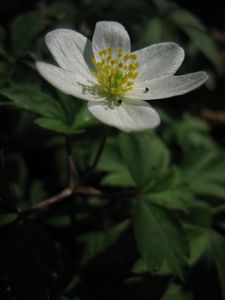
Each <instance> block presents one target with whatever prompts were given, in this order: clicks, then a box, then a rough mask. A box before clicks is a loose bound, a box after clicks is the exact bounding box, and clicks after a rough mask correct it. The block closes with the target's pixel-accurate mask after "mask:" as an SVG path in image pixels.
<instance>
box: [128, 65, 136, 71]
mask: <svg viewBox="0 0 225 300" xmlns="http://www.w3.org/2000/svg"><path fill="white" fill-rule="evenodd" d="M129 69H130V70H136V69H137V65H136V64H130V65H129Z"/></svg>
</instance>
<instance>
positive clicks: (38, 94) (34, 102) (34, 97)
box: [0, 86, 65, 119]
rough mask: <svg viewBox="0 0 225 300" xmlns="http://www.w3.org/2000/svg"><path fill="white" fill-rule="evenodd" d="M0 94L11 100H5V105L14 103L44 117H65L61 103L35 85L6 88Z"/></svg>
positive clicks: (15, 105)
mask: <svg viewBox="0 0 225 300" xmlns="http://www.w3.org/2000/svg"><path fill="white" fill-rule="evenodd" d="M0 94H1V95H2V96H4V97H6V98H8V99H9V100H10V102H5V103H4V104H5V105H12V106H14V107H16V108H20V109H24V110H27V111H30V112H33V113H35V114H38V115H41V116H44V117H49V118H59V119H65V115H64V111H63V109H62V107H61V106H60V104H59V103H58V102H57V101H56V100H54V99H53V98H51V96H49V95H47V94H45V93H43V92H42V91H40V89H38V88H37V87H35V86H24V87H23V86H21V87H19V86H14V87H10V88H5V89H2V90H1V91H0Z"/></svg>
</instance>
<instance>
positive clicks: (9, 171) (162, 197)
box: [0, 0, 225, 300]
mask: <svg viewBox="0 0 225 300" xmlns="http://www.w3.org/2000/svg"><path fill="white" fill-rule="evenodd" d="M175 2H177V3H178V1H174V2H168V1H165V0H152V1H147V0H139V1H137V0H123V1H113V2H112V1H111V0H79V1H72V0H67V1H60V0H57V1H48V0H45V1H30V3H28V2H26V1H18V2H16V1H8V2H7V1H3V4H1V9H2V11H3V14H4V17H3V18H2V24H1V26H0V122H1V127H0V143H1V150H0V235H1V247H0V299H3V300H20V299H21V300H26V299H27V300H31V299H32V300H45V299H46V300H47V299H54V300H86V299H98V300H100V299H113V300H115V299H131V300H132V299H135V300H137V299H140V300H145V299H146V300H147V299H153V300H176V299H177V300H178V299H179V300H195V299H205V300H213V299H215V300H218V299H225V271H224V270H225V221H224V220H225V219H224V217H225V150H224V140H223V138H224V126H223V125H222V126H220V124H217V123H214V125H213V126H211V125H210V124H209V123H208V122H207V121H206V120H204V119H203V118H202V111H203V110H204V109H205V108H207V107H212V106H213V105H214V107H218V108H221V106H222V105H221V99H222V93H221V92H220V91H221V90H220V88H221V87H220V81H221V80H224V53H223V51H224V49H223V47H224V39H220V40H218V39H216V38H215V36H217V37H218V34H217V35H215V34H213V30H212V29H214V28H207V26H206V25H205V24H204V22H202V21H201V20H200V18H199V17H198V16H196V15H194V14H193V13H192V12H191V11H188V10H187V9H184V8H183V7H180V6H178V4H176V3H175ZM209 10H210V7H209ZM7 13H8V14H7ZM99 16H101V19H104V20H115V21H119V22H121V23H123V24H124V26H125V27H126V28H127V29H128V31H129V33H130V34H131V39H132V41H133V48H134V49H137V48H141V47H144V46H147V45H149V44H152V43H157V42H162V41H174V42H177V43H179V44H180V45H182V46H183V47H184V48H185V50H186V57H187V58H186V60H185V62H184V64H183V66H182V70H181V71H182V72H183V71H195V70H200V69H205V70H207V71H208V72H209V73H210V81H209V82H208V84H207V88H208V90H207V88H201V90H199V91H195V92H193V93H191V94H188V95H187V96H184V97H183V100H182V99H181V98H179V100H178V99H172V100H164V101H158V102H157V103H156V104H155V106H156V109H157V110H158V111H160V115H161V118H162V125H161V126H160V127H159V128H158V129H157V130H155V131H145V132H140V133H132V134H125V133H121V132H118V131H117V130H114V129H111V131H110V136H109V137H108V140H107V144H106V147H105V150H104V152H103V155H102V156H101V159H100V161H99V164H98V165H97V169H96V170H95V172H94V173H93V174H92V176H91V177H89V178H87V180H86V184H87V186H88V188H87V189H88V191H95V192H96V190H97V191H101V192H102V194H101V195H99V194H98V193H94V192H93V193H91V192H90V193H89V195H88V194H85V193H79V194H75V195H71V196H70V197H68V198H67V199H63V200H62V201H60V202H59V203H57V204H54V205H51V206H49V207H48V208H45V209H34V208H32V207H33V206H34V205H37V204H38V203H39V202H40V201H41V200H44V199H46V198H49V197H51V196H52V195H54V194H56V193H59V192H60V191H61V190H63V189H64V188H65V187H66V186H67V185H68V184H69V180H70V178H69V177H70V170H69V166H70V164H69V163H68V156H69V157H71V155H72V156H74V157H75V158H76V163H77V167H78V171H79V173H80V174H85V172H86V170H88V168H89V167H90V166H91V162H92V161H93V159H94V156H95V153H96V151H97V148H98V140H99V139H100V135H99V132H100V131H101V130H102V124H100V123H99V122H98V121H97V120H96V119H94V118H93V117H92V116H91V115H90V113H89V112H88V110H87V108H86V105H84V103H83V102H82V101H80V100H78V99H74V98H73V97H70V96H67V95H64V94H62V93H61V92H59V91H57V90H55V89H54V88H53V87H51V86H50V85H49V84H48V83H46V82H45V81H44V80H43V79H42V78H41V77H40V76H39V74H38V73H37V71H36V69H35V61H37V60H49V59H51V58H50V55H49V53H48V51H47V48H46V46H45V45H44V38H43V37H44V34H45V33H47V32H48V31H50V30H52V29H54V28H60V27H66V28H73V29H75V30H77V31H80V32H82V33H83V34H85V35H87V36H89V37H91V35H92V33H93V30H94V25H95V23H96V22H97V21H99ZM224 34H225V32H220V36H223V35H224ZM186 100H187V101H186ZM212 102H213V105H212V104H211V103H212ZM154 103H155V102H154ZM168 103H169V104H168ZM223 108H224V107H223Z"/></svg>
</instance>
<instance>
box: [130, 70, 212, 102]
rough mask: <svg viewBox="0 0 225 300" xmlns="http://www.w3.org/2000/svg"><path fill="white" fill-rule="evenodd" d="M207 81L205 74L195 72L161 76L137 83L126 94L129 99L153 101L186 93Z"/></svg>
mask: <svg viewBox="0 0 225 300" xmlns="http://www.w3.org/2000/svg"><path fill="white" fill-rule="evenodd" d="M207 79H208V75H207V74H206V73H205V72H195V73H190V74H186V75H180V76H162V77H159V78H155V79H152V80H146V81H143V82H141V83H139V82H137V83H136V84H135V86H134V88H133V90H132V91H130V92H129V93H127V97H129V98H131V99H142V100H154V99H163V98H169V97H173V96H177V95H182V94H185V93H188V92H190V91H192V90H194V89H196V88H198V87H199V86H200V85H202V84H203V83H204V82H205V81H206V80H207Z"/></svg>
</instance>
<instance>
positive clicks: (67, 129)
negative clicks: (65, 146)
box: [34, 118, 83, 135]
mask: <svg viewBox="0 0 225 300" xmlns="http://www.w3.org/2000/svg"><path fill="white" fill-rule="evenodd" d="M34 123H35V124H37V125H38V126H40V127H41V128H44V129H48V130H52V131H55V132H57V133H62V134H67V135H71V134H79V133H82V132H83V130H79V129H77V128H74V127H71V126H68V125H66V124H65V123H64V122H63V121H62V120H60V119H51V118H37V119H36V120H35V121H34Z"/></svg>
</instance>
